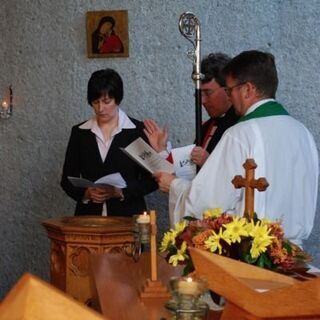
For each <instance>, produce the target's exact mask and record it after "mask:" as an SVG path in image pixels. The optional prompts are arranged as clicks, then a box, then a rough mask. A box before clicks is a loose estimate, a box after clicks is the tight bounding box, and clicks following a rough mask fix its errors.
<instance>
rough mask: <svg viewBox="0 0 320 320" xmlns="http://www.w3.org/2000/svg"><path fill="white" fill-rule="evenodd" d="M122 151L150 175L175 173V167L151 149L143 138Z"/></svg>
mask: <svg viewBox="0 0 320 320" xmlns="http://www.w3.org/2000/svg"><path fill="white" fill-rule="evenodd" d="M121 150H122V151H123V152H124V153H125V154H127V155H128V156H129V157H130V158H131V159H133V160H134V161H136V162H137V163H138V164H140V165H141V166H142V167H143V168H145V169H146V170H148V171H149V172H150V173H155V172H157V171H163V172H168V173H174V167H173V165H172V164H171V163H170V162H169V161H167V160H166V159H163V158H161V157H160V156H159V155H158V153H157V152H156V151H155V150H154V149H153V148H152V147H150V146H149V145H148V144H147V143H146V142H145V141H144V140H143V139H142V138H138V139H136V140H135V141H133V142H132V143H130V144H129V145H128V146H127V147H126V148H121Z"/></svg>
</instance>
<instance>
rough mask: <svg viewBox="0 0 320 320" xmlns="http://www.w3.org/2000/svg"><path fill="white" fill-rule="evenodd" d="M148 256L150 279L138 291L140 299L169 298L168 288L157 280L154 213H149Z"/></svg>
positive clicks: (152, 211)
mask: <svg viewBox="0 0 320 320" xmlns="http://www.w3.org/2000/svg"><path fill="white" fill-rule="evenodd" d="M150 256H151V279H147V282H146V284H145V285H144V286H143V288H142V290H141V291H140V298H141V299H145V298H147V299H148V298H169V297H170V293H169V291H168V288H167V287H166V286H164V285H163V284H162V282H161V281H159V280H158V262H157V223H156V212H155V211H154V210H151V211H150Z"/></svg>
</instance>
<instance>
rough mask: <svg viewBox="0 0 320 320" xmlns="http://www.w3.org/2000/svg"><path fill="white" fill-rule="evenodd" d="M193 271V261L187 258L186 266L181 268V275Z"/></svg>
mask: <svg viewBox="0 0 320 320" xmlns="http://www.w3.org/2000/svg"><path fill="white" fill-rule="evenodd" d="M193 271H194V266H193V262H192V260H191V259H189V260H188V262H187V264H186V266H185V267H184V268H183V273H182V275H183V276H187V275H188V274H189V273H191V272H193Z"/></svg>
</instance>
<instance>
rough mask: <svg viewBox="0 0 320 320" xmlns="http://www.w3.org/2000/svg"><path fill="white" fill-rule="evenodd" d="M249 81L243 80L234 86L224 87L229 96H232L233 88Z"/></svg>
mask: <svg viewBox="0 0 320 320" xmlns="http://www.w3.org/2000/svg"><path fill="white" fill-rule="evenodd" d="M246 83H247V82H246V81H245V82H241V83H238V84H236V85H234V86H232V87H224V91H225V92H226V94H227V96H228V97H230V96H231V94H232V90H233V89H235V88H237V87H240V86H243V85H244V84H246Z"/></svg>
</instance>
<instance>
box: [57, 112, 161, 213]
mask: <svg viewBox="0 0 320 320" xmlns="http://www.w3.org/2000/svg"><path fill="white" fill-rule="evenodd" d="M130 120H131V121H132V122H133V123H134V124H135V125H136V128H135V129H122V131H121V132H120V133H118V134H117V135H115V136H114V139H113V141H112V143H111V146H110V149H109V151H108V154H107V157H106V159H105V161H104V162H102V159H101V156H100V152H99V148H98V144H97V141H96V137H95V135H94V134H93V133H92V132H91V130H87V129H79V126H80V125H81V124H82V123H80V124H78V125H76V126H74V127H73V128H72V132H71V136H70V140H69V143H68V147H67V151H66V157H65V162H64V166H63V173H62V179H61V186H62V188H63V190H64V191H65V192H66V193H67V194H68V195H69V196H70V197H71V198H72V199H74V200H75V201H77V205H76V210H75V215H101V213H102V206H103V204H102V203H93V202H89V203H87V204H84V203H83V202H82V198H83V195H84V192H85V189H84V188H77V187H74V186H73V185H72V184H71V183H70V181H69V180H68V178H67V177H68V176H72V177H80V176H81V177H82V178H85V179H88V180H91V181H96V180H97V179H99V178H101V177H103V176H105V175H108V174H111V173H116V172H119V173H120V174H121V175H122V177H123V178H124V180H125V181H126V183H127V188H125V189H123V190H122V191H123V194H124V200H123V201H120V199H115V198H113V199H110V200H108V201H106V203H107V212H108V216H132V215H133V214H138V213H141V212H142V211H144V210H146V203H145V201H144V196H145V195H146V194H148V193H150V192H153V191H155V190H156V189H157V188H158V185H157V183H156V182H155V181H154V179H153V178H152V177H151V175H150V174H149V173H148V172H147V171H145V170H144V169H143V168H142V167H141V166H139V165H138V164H136V162H134V161H133V160H131V159H130V158H129V157H128V156H127V155H125V154H124V153H123V151H121V150H120V148H125V147H126V146H127V145H129V144H130V143H131V142H133V141H134V140H136V139H137V138H139V137H142V138H143V139H144V140H147V139H146V137H145V135H144V132H143V128H144V126H143V123H142V122H140V121H138V120H136V119H133V118H130Z"/></svg>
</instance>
